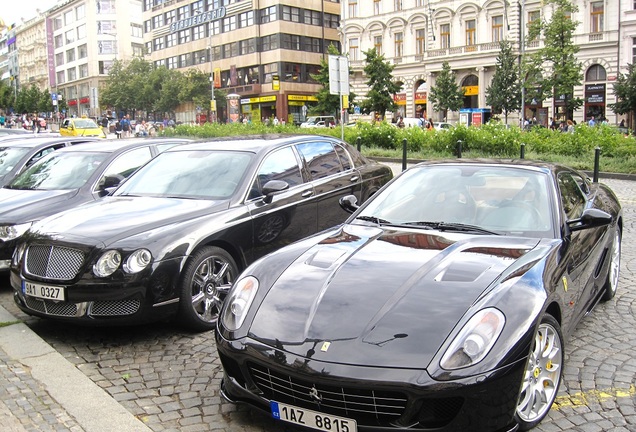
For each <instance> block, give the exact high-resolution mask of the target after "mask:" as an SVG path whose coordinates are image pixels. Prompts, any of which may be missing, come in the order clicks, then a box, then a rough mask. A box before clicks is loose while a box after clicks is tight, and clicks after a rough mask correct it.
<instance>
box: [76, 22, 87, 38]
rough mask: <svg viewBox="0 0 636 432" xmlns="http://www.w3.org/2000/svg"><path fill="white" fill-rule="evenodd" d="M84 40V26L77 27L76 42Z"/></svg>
mask: <svg viewBox="0 0 636 432" xmlns="http://www.w3.org/2000/svg"><path fill="white" fill-rule="evenodd" d="M85 38H86V24H82V25H81V26H78V27H77V40H82V39H85Z"/></svg>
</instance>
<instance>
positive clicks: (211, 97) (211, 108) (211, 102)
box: [210, 29, 216, 123]
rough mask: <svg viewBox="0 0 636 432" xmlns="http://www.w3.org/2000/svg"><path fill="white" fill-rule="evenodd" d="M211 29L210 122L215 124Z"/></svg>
mask: <svg viewBox="0 0 636 432" xmlns="http://www.w3.org/2000/svg"><path fill="white" fill-rule="evenodd" d="M212 56H213V50H212V29H210V111H211V115H210V117H212V118H211V119H210V121H211V122H213V123H214V122H216V99H215V98H214V67H213V64H212Z"/></svg>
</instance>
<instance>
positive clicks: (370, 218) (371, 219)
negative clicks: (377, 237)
mask: <svg viewBox="0 0 636 432" xmlns="http://www.w3.org/2000/svg"><path fill="white" fill-rule="evenodd" d="M356 219H360V220H363V221H367V222H373V223H376V224H378V225H382V224H391V222H389V221H388V220H386V219H381V218H379V217H375V216H358V217H357V218H356Z"/></svg>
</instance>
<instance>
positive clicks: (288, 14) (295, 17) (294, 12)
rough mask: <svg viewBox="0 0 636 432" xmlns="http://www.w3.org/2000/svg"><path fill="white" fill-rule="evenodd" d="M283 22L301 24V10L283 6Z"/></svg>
mask: <svg viewBox="0 0 636 432" xmlns="http://www.w3.org/2000/svg"><path fill="white" fill-rule="evenodd" d="M283 21H291V22H300V9H298V8H297V7H291V6H283Z"/></svg>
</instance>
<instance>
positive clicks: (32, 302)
mask: <svg viewBox="0 0 636 432" xmlns="http://www.w3.org/2000/svg"><path fill="white" fill-rule="evenodd" d="M25 301H26V305H27V306H28V307H29V309H33V310H34V311H38V312H40V313H45V314H47V315H56V316H65V317H74V316H77V305H76V304H75V303H69V302H55V301H51V300H41V299H38V298H34V297H30V296H26V298H25Z"/></svg>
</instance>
